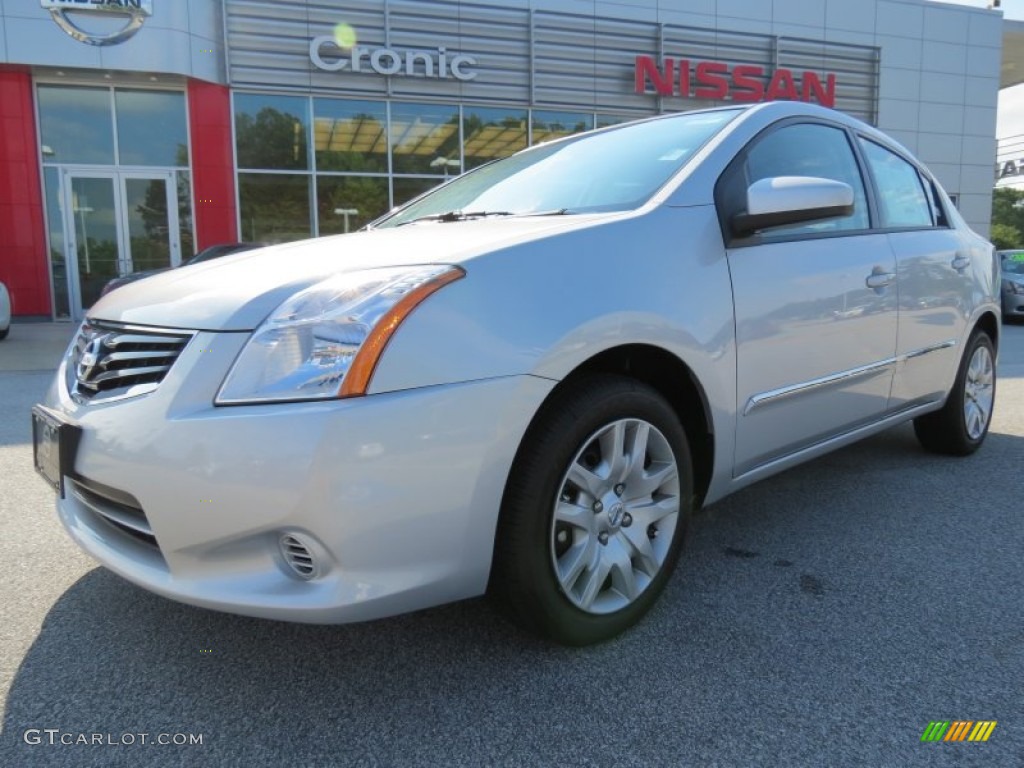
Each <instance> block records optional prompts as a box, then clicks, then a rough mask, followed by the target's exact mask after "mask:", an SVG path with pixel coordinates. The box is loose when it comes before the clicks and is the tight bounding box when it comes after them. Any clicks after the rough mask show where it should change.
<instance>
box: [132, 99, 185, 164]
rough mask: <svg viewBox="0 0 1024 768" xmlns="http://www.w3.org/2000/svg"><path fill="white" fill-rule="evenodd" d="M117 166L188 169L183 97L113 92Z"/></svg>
mask: <svg viewBox="0 0 1024 768" xmlns="http://www.w3.org/2000/svg"><path fill="white" fill-rule="evenodd" d="M114 104H115V109H116V114H117V149H118V154H119V155H120V163H121V165H158V166H164V167H168V166H179V167H187V166H188V127H187V125H186V119H185V94H184V93H180V92H176V91H133V90H121V89H117V90H115V91H114Z"/></svg>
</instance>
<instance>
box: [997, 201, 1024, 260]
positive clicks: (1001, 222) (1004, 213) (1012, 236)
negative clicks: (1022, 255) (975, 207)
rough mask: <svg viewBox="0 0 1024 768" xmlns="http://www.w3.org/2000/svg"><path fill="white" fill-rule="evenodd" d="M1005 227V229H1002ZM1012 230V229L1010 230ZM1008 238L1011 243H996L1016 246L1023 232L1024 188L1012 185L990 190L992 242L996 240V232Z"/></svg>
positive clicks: (1004, 246) (1007, 246) (1008, 246)
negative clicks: (1016, 187)
mask: <svg viewBox="0 0 1024 768" xmlns="http://www.w3.org/2000/svg"><path fill="white" fill-rule="evenodd" d="M1003 227H1006V228H1007V229H1003ZM1011 230H1012V231H1011ZM997 232H998V233H1000V236H1002V237H1003V238H1006V239H1008V240H1012V243H1013V244H1012V245H1002V244H1001V243H996V245H998V247H1000V248H1018V247H1020V245H1021V242H1022V233H1024V190H1020V189H1014V188H1013V187H996V188H995V190H993V192H992V242H993V243H995V242H996V233H997Z"/></svg>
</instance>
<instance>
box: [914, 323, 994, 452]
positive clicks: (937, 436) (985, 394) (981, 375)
mask: <svg viewBox="0 0 1024 768" xmlns="http://www.w3.org/2000/svg"><path fill="white" fill-rule="evenodd" d="M995 357H996V355H995V348H994V347H993V346H992V340H991V339H990V338H989V337H988V334H986V333H985V332H984V331H980V330H978V331H975V332H974V335H972V336H971V339H970V341H969V342H968V343H967V352H966V354H965V355H964V357H963V360H962V361H961V362H960V369H959V370H958V371H957V376H956V381H955V382H953V389H952V390H951V391H950V393H949V397H948V398H947V399H946V404H945V405H944V406H943V407H942V409H941V410H938V411H935V412H934V413H928V414H925V415H924V416H919V417H918V418H916V419H914V432H915V433H916V434H917V439H918V440H919V441H920V442H921V445H923V446H924V447H925V448H926V449H927V450H929V451H933V452H935V453H945V454H949V455H951V456H967V455H969V454H971V453H974V452H975V451H976V450H978V448H980V447H981V444H982V443H983V442H984V441H985V436H986V435H987V434H988V427H989V424H990V423H991V422H992V410H993V407H994V405H995V398H996V363H995Z"/></svg>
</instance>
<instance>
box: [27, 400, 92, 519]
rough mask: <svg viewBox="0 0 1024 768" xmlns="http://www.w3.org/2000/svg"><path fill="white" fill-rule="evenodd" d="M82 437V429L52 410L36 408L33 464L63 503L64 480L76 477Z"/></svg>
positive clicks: (34, 407) (34, 411) (33, 413)
mask: <svg viewBox="0 0 1024 768" xmlns="http://www.w3.org/2000/svg"><path fill="white" fill-rule="evenodd" d="M81 434H82V430H81V428H80V427H78V426H77V425H75V424H72V423H71V422H69V421H67V420H66V419H64V418H63V417H61V416H60V415H59V414H57V413H54V412H53V411H51V410H50V409H49V408H44V407H43V406H41V405H36V406H33V407H32V461H33V463H34V464H35V468H36V472H38V473H39V474H40V476H42V478H43V479H44V480H45V481H46V482H47V484H48V485H49V486H50V487H52V488H53V489H54V490H55V491H56V492H57V493H58V494H60V497H61V498H62V499H63V498H64V478H65V477H69V476H72V475H73V474H74V467H75V453H76V452H77V450H78V441H79V438H80V437H81Z"/></svg>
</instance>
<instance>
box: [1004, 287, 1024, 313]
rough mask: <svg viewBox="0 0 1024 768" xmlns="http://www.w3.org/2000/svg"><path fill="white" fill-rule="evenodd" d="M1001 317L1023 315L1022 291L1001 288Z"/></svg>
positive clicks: (1023, 297)
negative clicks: (1016, 291)
mask: <svg viewBox="0 0 1024 768" xmlns="http://www.w3.org/2000/svg"><path fill="white" fill-rule="evenodd" d="M1003 317H1024V293H1011V292H1010V291H1008V290H1006V289H1005V288H1004V289H1003Z"/></svg>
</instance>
